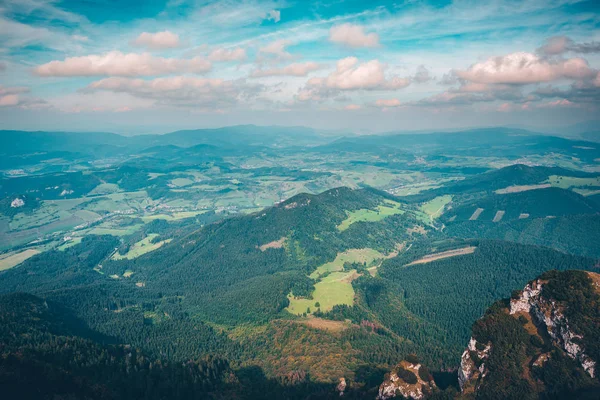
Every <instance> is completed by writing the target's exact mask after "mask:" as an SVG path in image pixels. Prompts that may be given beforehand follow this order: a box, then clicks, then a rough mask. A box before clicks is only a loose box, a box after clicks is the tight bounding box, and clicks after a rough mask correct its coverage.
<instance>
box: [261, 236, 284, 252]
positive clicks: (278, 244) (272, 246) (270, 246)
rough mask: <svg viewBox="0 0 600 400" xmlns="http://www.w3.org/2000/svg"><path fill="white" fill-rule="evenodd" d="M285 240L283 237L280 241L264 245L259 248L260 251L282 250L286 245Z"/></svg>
mask: <svg viewBox="0 0 600 400" xmlns="http://www.w3.org/2000/svg"><path fill="white" fill-rule="evenodd" d="M285 239H286V237H285V236H284V237H282V238H281V239H279V240H274V241H272V242H269V243H266V244H263V245H262V246H259V247H258V248H259V249H260V251H267V250H268V249H281V248H283V245H284V244H285Z"/></svg>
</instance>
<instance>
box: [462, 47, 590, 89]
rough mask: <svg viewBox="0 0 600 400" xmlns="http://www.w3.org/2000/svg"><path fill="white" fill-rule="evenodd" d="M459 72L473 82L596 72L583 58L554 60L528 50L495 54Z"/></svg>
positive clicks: (583, 76) (524, 81) (527, 80)
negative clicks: (502, 54)
mask: <svg viewBox="0 0 600 400" xmlns="http://www.w3.org/2000/svg"><path fill="white" fill-rule="evenodd" d="M455 73H456V75H457V76H458V77H459V78H462V79H464V80H467V81H471V82H476V83H506V84H528V83H538V82H549V81H554V80H558V79H586V78H589V77H591V76H593V75H594V74H595V72H594V71H593V70H592V69H591V68H590V67H589V65H588V63H587V61H586V60H584V59H583V58H570V59H566V60H553V61H552V60H547V59H544V58H540V57H538V56H537V55H535V54H532V53H525V52H518V53H512V54H508V55H506V56H500V57H492V58H490V59H488V60H487V61H485V62H481V63H477V64H473V65H472V66H471V67H469V68H468V69H467V70H464V71H455Z"/></svg>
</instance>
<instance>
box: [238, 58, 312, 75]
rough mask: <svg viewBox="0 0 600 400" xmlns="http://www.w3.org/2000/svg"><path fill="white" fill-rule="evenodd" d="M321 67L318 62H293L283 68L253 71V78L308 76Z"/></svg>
mask: <svg viewBox="0 0 600 400" xmlns="http://www.w3.org/2000/svg"><path fill="white" fill-rule="evenodd" d="M319 68H321V65H320V64H318V63H316V62H311V61H308V62H304V63H293V64H290V65H287V66H285V67H282V68H270V69H257V70H254V71H252V73H251V74H250V76H251V77H252V78H262V77H266V76H306V75H308V74H309V73H310V72H313V71H316V70H318V69H319Z"/></svg>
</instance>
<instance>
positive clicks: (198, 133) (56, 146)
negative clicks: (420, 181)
mask: <svg viewBox="0 0 600 400" xmlns="http://www.w3.org/2000/svg"><path fill="white" fill-rule="evenodd" d="M0 145H1V150H0V155H2V156H3V157H2V162H1V163H0V167H4V168H7V167H10V166H18V165H27V164H31V163H35V162H39V161H40V160H44V159H55V158H66V159H78V158H86V157H87V158H89V157H91V156H94V157H114V156H118V155H124V154H134V153H138V152H143V153H144V154H147V153H148V152H149V150H148V149H152V150H154V152H156V150H158V149H160V150H161V152H163V151H164V152H167V153H169V152H174V151H176V149H174V148H167V147H162V146H177V147H183V148H188V147H192V146H197V145H211V146H216V147H219V148H223V149H228V150H229V151H231V149H233V148H237V149H238V150H243V151H250V152H252V151H259V150H260V149H267V148H270V149H280V148H286V147H287V148H299V147H301V146H317V147H314V148H312V149H311V150H310V151H318V152H322V153H323V152H324V153H328V152H355V153H375V154H386V153H390V152H391V153H398V152H409V153H415V154H430V153H444V152H446V153H448V152H450V153H455V154H462V155H466V156H468V155H473V156H492V155H495V156H522V155H526V154H537V153H539V154H550V153H553V152H557V153H561V154H569V155H571V156H574V157H578V158H580V159H582V160H588V161H593V160H594V159H596V158H599V157H600V149H599V148H598V145H597V144H596V143H594V142H587V141H582V140H569V139H565V138H560V137H556V136H546V135H539V134H536V133H534V132H530V131H526V130H523V129H513V128H486V129H473V130H465V131H460V132H444V133H422V134H395V133H387V134H381V135H362V136H346V137H342V138H337V139H336V138H335V136H333V137H332V136H330V135H323V134H321V133H319V132H318V131H317V130H314V129H311V128H304V127H258V126H254V125H241V126H232V127H225V128H218V129H197V130H185V131H176V132H171V133H167V134H163V135H140V136H131V137H125V136H120V135H117V134H112V133H100V132H85V133H84V132H81V133H73V132H43V131H39V132H21V131H0ZM213 150H214V149H213Z"/></svg>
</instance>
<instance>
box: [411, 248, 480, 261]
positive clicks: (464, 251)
mask: <svg viewBox="0 0 600 400" xmlns="http://www.w3.org/2000/svg"><path fill="white" fill-rule="evenodd" d="M476 249H477V247H475V246H469V247H463V248H460V249H454V250H448V251H442V252H441V253H434V254H428V255H426V256H425V257H422V258H419V259H418V260H415V261H413V262H411V263H410V264H406V265H416V264H426V263H429V262H432V261H436V260H441V259H443V258H449V257H456V256H462V255H465V254H471V253H473V252H475V250H476Z"/></svg>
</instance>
